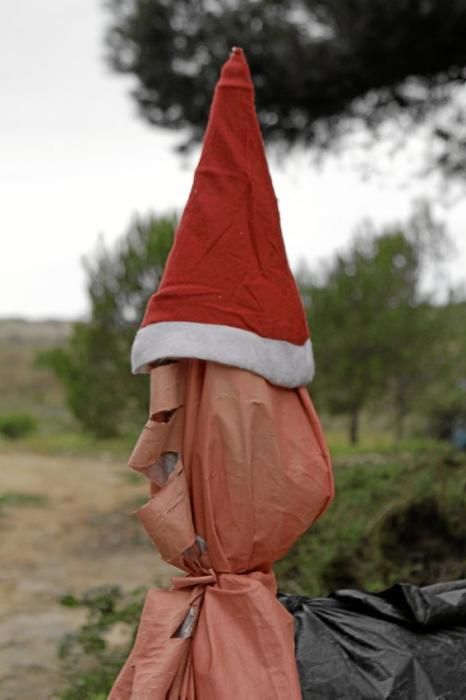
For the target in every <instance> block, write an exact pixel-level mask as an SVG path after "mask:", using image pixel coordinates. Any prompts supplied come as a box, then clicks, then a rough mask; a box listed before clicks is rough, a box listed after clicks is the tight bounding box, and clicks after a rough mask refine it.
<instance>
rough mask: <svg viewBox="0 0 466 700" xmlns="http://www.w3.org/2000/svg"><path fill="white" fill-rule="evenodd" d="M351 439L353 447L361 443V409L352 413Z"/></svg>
mask: <svg viewBox="0 0 466 700" xmlns="http://www.w3.org/2000/svg"><path fill="white" fill-rule="evenodd" d="M349 439H350V443H351V444H352V445H357V444H358V442H359V409H357V408H355V409H354V410H353V411H352V413H351V418H350V426H349Z"/></svg>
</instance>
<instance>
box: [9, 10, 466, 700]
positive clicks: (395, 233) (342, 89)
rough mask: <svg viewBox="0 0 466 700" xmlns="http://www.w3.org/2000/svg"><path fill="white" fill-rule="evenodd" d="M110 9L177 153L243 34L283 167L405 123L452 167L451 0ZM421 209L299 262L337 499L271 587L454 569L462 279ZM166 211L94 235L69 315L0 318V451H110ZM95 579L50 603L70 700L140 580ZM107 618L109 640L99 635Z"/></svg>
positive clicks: (101, 681)
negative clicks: (60, 623)
mask: <svg viewBox="0 0 466 700" xmlns="http://www.w3.org/2000/svg"><path fill="white" fill-rule="evenodd" d="M107 5H108V12H109V30H108V35H107V57H108V61H109V64H110V65H111V66H112V67H113V69H114V70H116V71H117V72H122V73H128V74H130V75H132V76H133V77H134V78H135V80H136V87H135V89H134V91H133V99H134V100H135V101H136V103H137V105H138V107H139V110H140V113H141V115H142V116H143V118H144V119H146V120H148V121H149V122H150V123H152V124H154V125H157V126H162V127H166V128H170V129H175V130H179V131H180V133H181V134H182V135H183V140H182V141H181V142H180V144H179V147H180V149H181V150H183V149H187V148H192V147H193V146H195V145H196V144H197V143H198V142H199V140H200V139H201V137H202V133H203V128H204V126H205V123H206V119H207V114H208V107H209V103H210V97H211V92H212V89H213V86H214V84H215V81H216V78H217V75H218V70H219V67H220V65H221V64H222V62H223V61H224V59H225V56H226V55H228V52H229V50H230V48H231V46H232V45H241V46H243V47H244V49H245V50H246V53H247V56H248V60H249V63H250V66H251V71H252V74H253V76H254V81H255V83H256V86H257V106H258V114H259V118H260V121H261V126H262V129H263V134H264V137H265V140H266V141H267V143H268V144H273V146H274V148H277V149H278V151H279V152H280V153H281V154H282V156H283V157H286V153H287V152H288V151H289V150H290V149H291V148H308V149H309V152H310V153H313V154H317V155H319V154H320V155H323V154H324V153H325V152H329V151H330V152H336V151H339V150H343V149H351V148H353V147H354V146H355V144H356V142H357V141H358V140H359V139H360V137H361V135H362V136H363V140H364V143H365V144H366V145H370V144H371V143H374V142H378V141H380V140H388V142H389V143H390V144H391V146H392V147H393V148H402V147H403V143H404V138H405V135H406V134H408V133H412V132H413V131H416V132H418V133H419V135H420V138H423V139H425V143H426V148H425V150H424V152H425V160H424V161H423V162H422V163H419V169H418V176H419V177H422V176H423V174H425V173H427V172H434V173H436V174H437V175H438V176H439V182H440V183H441V184H440V185H439V197H441V196H443V194H444V192H445V191H446V190H447V189H448V187H449V186H450V185H451V183H456V184H457V183H458V182H459V183H461V182H462V179H463V178H464V172H465V170H466V131H465V127H464V124H465V123H466V122H465V118H464V117H465V113H464V112H465V109H466V106H465V105H466V103H465V101H464V79H465V71H466V68H465V67H466V43H465V41H464V37H465V36H466V2H465V1H464V0H442V1H440V0H437V1H435V0H429V1H427V2H426V1H425V0H408V1H407V0H393V1H392V2H386V0H384V1H383V2H382V0H338V1H337V0H323V1H321V0H319V1H317V0H299V1H298V0H294V1H286V2H273V1H269V0H256V1H254V2H246V1H243V0H224V1H223V0H216V1H214V0H194V1H192V2H186V1H185V0H170V2H167V1H166V0H110V2H108V3H107ZM358 142H359V141H358ZM368 154H370V150H368ZM368 159H369V160H370V155H368ZM378 166H379V164H378V163H370V164H369V169H370V170H371V169H372V170H377V169H378ZM181 204H182V203H181V202H180V205H181ZM432 204H433V203H432ZM432 204H430V203H429V202H428V201H418V202H415V203H413V208H412V214H411V216H410V217H409V218H408V219H407V220H404V221H400V220H399V217H398V216H397V213H396V212H394V216H393V220H392V221H387V223H386V225H385V226H382V227H375V226H374V225H373V224H372V223H371V221H369V220H366V221H363V222H361V224H360V226H359V227H358V229H357V230H356V231H348V245H347V246H346V248H345V249H344V250H340V251H339V252H338V253H337V254H336V255H335V256H334V257H333V258H331V259H328V260H326V261H322V263H321V264H320V265H319V266H318V267H317V266H316V267H312V268H310V267H309V266H308V265H307V264H306V263H305V262H303V263H302V264H301V265H300V266H299V268H298V269H297V270H295V273H296V277H297V281H298V284H299V287H300V290H301V293H302V298H303V302H304V305H305V308H306V310H307V313H308V315H309V323H310V327H311V332H312V339H313V344H314V352H315V357H316V366H317V373H316V378H315V380H314V382H313V383H312V385H311V387H310V391H311V395H312V398H313V400H314V401H315V403H316V406H317V409H318V411H319V414H320V416H321V418H322V420H323V423H324V428H325V431H326V434H327V437H328V439H329V443H330V447H331V452H332V455H333V459H334V463H335V474H336V487H337V496H336V499H335V502H334V503H333V505H332V506H331V508H330V510H329V511H328V512H327V513H326V514H325V516H324V517H323V518H322V520H321V521H319V522H318V523H317V524H316V525H315V526H314V527H313V528H312V529H311V530H310V531H309V532H308V533H306V535H305V536H304V537H303V538H302V539H301V540H300V541H299V542H298V543H297V545H296V546H295V547H294V549H293V550H292V551H291V552H290V553H289V554H288V556H287V557H286V558H285V559H284V560H283V561H281V562H280V563H279V564H278V565H277V569H276V570H277V574H278V577H279V582H280V586H281V587H282V589H283V590H285V591H288V592H298V593H305V594H308V595H325V594H327V593H328V592H330V591H331V590H334V589H335V588H337V587H341V586H357V587H360V588H368V589H378V588H381V587H385V586H388V585H391V584H392V583H394V582H395V581H397V580H410V581H412V582H414V583H418V584H427V583H433V582H435V581H440V580H446V579H453V578H461V577H466V561H465V552H466V518H465V505H466V503H465V498H466V496H465V494H466V456H465V454H466V453H465V450H466V291H465V288H464V287H458V286H456V287H454V286H453V285H452V283H451V281H450V279H449V275H448V264H449V261H450V260H451V258H452V256H454V255H455V251H454V246H453V244H452V242H451V240H450V238H449V235H448V231H447V230H446V228H445V226H444V225H443V223H442V222H441V221H438V220H436V219H435V217H434V216H433V214H432V208H433V207H432ZM335 206H338V202H336V203H335ZM176 216H177V214H176V213H169V214H166V213H163V212H161V213H159V214H148V215H146V216H139V217H137V218H134V219H133V220H132V221H131V222H130V223H129V225H128V228H127V230H126V232H124V234H123V235H122V238H121V240H120V242H119V243H118V245H116V246H115V247H112V248H109V247H107V246H105V245H104V244H103V243H102V242H100V243H99V244H98V246H97V248H96V250H95V251H93V252H92V253H91V254H90V255H89V256H88V258H87V260H86V261H85V268H86V274H87V290H88V298H89V308H90V312H89V317H88V319H87V320H85V321H80V322H76V323H68V322H60V321H55V320H51V321H47V322H27V321H23V320H21V319H16V320H15V319H8V320H2V321H0V448H1V449H2V450H3V451H4V452H6V453H13V452H14V451H15V450H16V451H18V450H20V451H26V452H30V453H31V454H35V455H37V454H41V455H55V456H56V455H63V456H66V457H67V458H70V459H73V458H76V459H78V458H80V457H82V456H83V455H90V456H93V455H99V454H102V453H105V454H106V455H110V456H111V458H112V459H114V460H116V461H121V462H122V461H124V460H125V457H126V456H127V455H128V453H129V451H130V449H131V447H132V444H133V442H134V440H135V438H136V436H137V434H138V432H139V430H140V428H141V426H142V422H143V421H144V420H145V417H146V411H147V391H148V388H147V380H146V379H147V378H145V377H134V376H131V374H130V371H129V351H130V346H131V343H132V340H133V337H134V334H135V332H136V330H137V328H138V325H139V322H140V319H141V317H142V315H143V310H144V306H145V303H146V301H147V299H148V297H149V296H150V294H151V293H152V292H153V291H154V289H155V288H156V287H157V285H158V283H159V281H160V278H161V275H162V272H163V267H164V264H165V261H166V258H167V255H168V252H169V250H170V247H171V242H172V239H173V235H174V231H175V228H176V221H177V219H176ZM311 230H312V222H303V234H305V233H306V232H307V231H309V232H310V231H311ZM313 235H318V232H314V234H313ZM465 235H466V234H465ZM30 497H31V498H33V497H35V496H34V495H31V496H30ZM2 498H3V500H2ZM23 500H24V499H23ZM26 500H27V499H26ZM21 503H22V496H21V493H16V492H15V493H13V492H11V493H4V494H0V505H2V504H3V506H4V508H5V509H8V508H14V507H17V506H18V505H21ZM42 507H44V506H42ZM129 556H130V555H129ZM122 581H124V576H122ZM108 583H109V587H107V588H99V589H96V590H93V591H89V592H87V593H83V594H82V595H76V596H67V597H65V598H64V600H63V603H64V604H65V605H67V606H68V607H82V608H84V609H86V610H87V611H88V615H89V618H88V621H87V622H86V623H85V624H84V626H82V627H81V628H79V630H78V631H77V632H76V633H73V634H70V635H69V636H68V637H67V638H66V640H65V641H64V642H63V644H62V647H61V655H62V657H63V658H64V659H67V663H68V664H69V669H68V673H69V688H68V689H67V690H66V691H63V694H62V695H61V697H62V698H65V699H66V700H79V699H81V698H83V699H84V698H86V699H88V700H99V699H100V700H102V699H103V698H105V697H106V693H107V691H108V689H109V687H110V685H111V682H112V679H113V677H114V675H115V673H116V671H117V670H118V668H119V666H120V665H121V662H122V661H123V659H124V658H125V656H126V653H127V650H128V647H129V645H130V643H131V639H132V634H133V633H134V629H135V625H136V623H137V618H138V614H139V609H140V604H141V600H142V597H143V592H142V591H134V592H127V591H123V590H122V589H120V588H119V587H118V586H114V585H113V584H114V583H115V582H114V581H109V582H108ZM118 625H123V626H124V627H125V629H126V630H127V634H126V636H124V639H123V641H122V642H120V643H119V645H117V646H116V647H115V646H111V645H110V646H109V644H108V633H109V631H110V630H111V629H113V628H114V627H115V626H118Z"/></svg>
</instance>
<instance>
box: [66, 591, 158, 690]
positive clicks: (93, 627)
mask: <svg viewBox="0 0 466 700" xmlns="http://www.w3.org/2000/svg"><path fill="white" fill-rule="evenodd" d="M143 599H144V591H143V590H141V589H135V590H134V591H131V592H130V593H126V594H124V593H123V592H122V591H121V589H120V588H119V587H118V586H98V587H96V588H91V589H90V590H88V591H86V592H85V593H84V594H83V596H82V597H81V598H76V597H74V596H71V595H67V596H64V597H63V598H62V600H61V603H62V605H64V606H66V607H73V608H74V607H81V608H85V609H87V620H86V622H85V624H84V625H83V626H82V627H80V628H79V629H78V630H77V631H76V632H74V633H71V634H67V635H66V636H65V637H64V638H63V640H62V642H61V645H60V648H59V652H58V653H59V657H60V658H61V659H62V661H63V663H64V664H65V669H64V670H65V673H66V675H67V677H68V687H67V688H65V689H64V690H63V691H62V692H61V694H60V698H61V700H105V698H106V697H107V695H108V693H109V692H110V689H111V687H112V685H113V682H114V680H115V678H116V676H117V674H118V672H119V670H120V668H121V667H122V666H123V663H124V662H125V660H126V657H127V656H128V654H129V651H130V649H131V647H132V646H133V642H134V638H135V635H136V629H137V625H138V622H139V616H140V614H141V609H142V604H143ZM115 625H123V626H124V627H125V628H126V631H127V635H126V641H124V642H120V643H119V644H117V645H116V646H115V645H111V644H109V641H108V634H109V633H110V632H111V631H112V629H113V628H114V627H115Z"/></svg>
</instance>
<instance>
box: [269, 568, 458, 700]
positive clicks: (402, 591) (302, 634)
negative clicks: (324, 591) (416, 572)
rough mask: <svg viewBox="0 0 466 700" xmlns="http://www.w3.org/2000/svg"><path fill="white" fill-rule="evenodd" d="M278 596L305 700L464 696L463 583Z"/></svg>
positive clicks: (424, 699)
mask: <svg viewBox="0 0 466 700" xmlns="http://www.w3.org/2000/svg"><path fill="white" fill-rule="evenodd" d="M279 598H280V601H281V602H282V603H283V605H284V606H285V607H286V608H287V609H288V610H289V612H290V613H292V614H293V616H294V618H295V626H296V660H297V664H298V670H299V675H300V680H301V688H302V693H303V700H327V699H328V700H353V699H354V700H356V699H357V700H440V699H442V700H466V580H465V581H452V582H448V583H439V584H436V585H433V586H426V587H424V588H418V587H417V586H413V585H411V584H408V583H398V584H396V585H394V586H392V587H391V588H388V589H387V590H385V591H382V592H381V593H378V594H371V593H366V592H364V591H357V590H340V591H337V592H336V593H334V594H332V595H331V596H329V597H328V598H306V597H304V596H294V595H285V594H279Z"/></svg>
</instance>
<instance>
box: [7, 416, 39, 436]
mask: <svg viewBox="0 0 466 700" xmlns="http://www.w3.org/2000/svg"><path fill="white" fill-rule="evenodd" d="M36 430H37V421H36V419H35V418H34V417H33V416H30V415H29V414H27V413H16V414H14V413H12V414H11V415H4V416H0V435H3V436H4V437H6V438H8V439H10V440H17V439H18V438H22V437H25V436H26V435H30V434H31V433H34V432H35V431H36Z"/></svg>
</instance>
